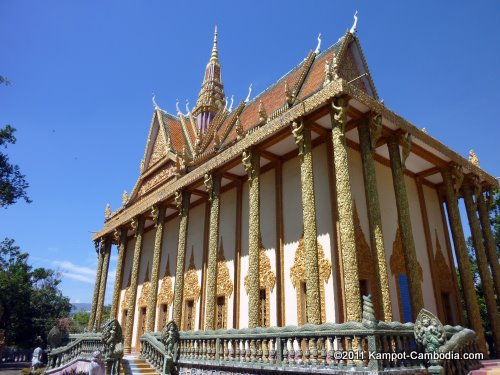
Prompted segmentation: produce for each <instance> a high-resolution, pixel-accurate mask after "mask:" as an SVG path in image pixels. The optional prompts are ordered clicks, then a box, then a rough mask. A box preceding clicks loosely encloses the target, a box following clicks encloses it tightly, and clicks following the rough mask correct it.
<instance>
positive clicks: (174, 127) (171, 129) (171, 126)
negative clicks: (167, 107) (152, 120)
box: [162, 112, 185, 152]
mask: <svg viewBox="0 0 500 375" xmlns="http://www.w3.org/2000/svg"><path fill="white" fill-rule="evenodd" d="M162 120H163V124H164V125H165V130H166V131H167V134H168V135H169V137H170V139H171V140H172V147H173V148H174V150H176V151H177V152H182V149H183V147H184V144H185V139H184V135H183V134H182V125H181V121H180V120H179V119H178V118H177V117H175V116H173V115H171V114H168V113H166V112H162Z"/></svg>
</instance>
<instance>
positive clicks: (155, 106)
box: [151, 92, 160, 109]
mask: <svg viewBox="0 0 500 375" xmlns="http://www.w3.org/2000/svg"><path fill="white" fill-rule="evenodd" d="M152 94H153V98H152V99H151V100H152V101H153V107H154V109H159V108H160V107H158V103H156V95H155V93H154V92H153V93H152Z"/></svg>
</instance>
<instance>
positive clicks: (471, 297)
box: [441, 168, 486, 353]
mask: <svg viewBox="0 0 500 375" xmlns="http://www.w3.org/2000/svg"><path fill="white" fill-rule="evenodd" d="M441 174H442V175H443V185H444V193H445V198H446V209H447V211H448V220H449V221H450V228H451V235H452V237H453V244H454V245H455V253H456V257H457V261H458V270H459V271H460V280H461V281H462V290H463V295H464V300H465V308H466V309H467V317H468V320H469V325H470V327H471V328H472V329H473V330H474V331H476V334H477V339H478V347H479V350H481V351H482V352H483V353H486V342H485V339H484V330H483V325H482V324H481V316H480V314H479V305H478V303H477V298H476V292H475V290H474V282H473V280H472V272H471V269H470V262H469V254H468V252H467V246H466V244H465V237H464V230H463V228H462V222H461V221H460V212H459V210H458V201H457V198H456V195H455V189H454V187H453V178H452V173H451V170H450V168H446V169H444V170H443V171H442V172H441ZM458 188H459V187H457V189H458Z"/></svg>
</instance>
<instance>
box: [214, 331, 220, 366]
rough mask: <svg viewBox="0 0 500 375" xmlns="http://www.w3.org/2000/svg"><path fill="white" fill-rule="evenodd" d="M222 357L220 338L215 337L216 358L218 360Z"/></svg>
mask: <svg viewBox="0 0 500 375" xmlns="http://www.w3.org/2000/svg"><path fill="white" fill-rule="evenodd" d="M219 359H220V338H219V337H217V338H216V339H215V360H216V361H218V360H219Z"/></svg>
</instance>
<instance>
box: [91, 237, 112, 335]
mask: <svg viewBox="0 0 500 375" xmlns="http://www.w3.org/2000/svg"><path fill="white" fill-rule="evenodd" d="M101 252H104V258H103V261H102V271H101V280H100V284H101V286H100V287H99V299H98V300H97V309H96V314H95V324H94V328H95V330H96V331H99V329H100V327H101V321H102V313H103V309H104V296H105V295H106V284H107V282H108V270H109V257H110V256H111V239H110V238H106V237H101Z"/></svg>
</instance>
